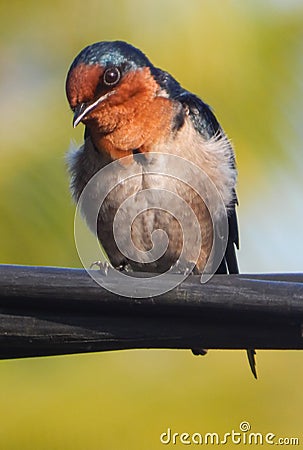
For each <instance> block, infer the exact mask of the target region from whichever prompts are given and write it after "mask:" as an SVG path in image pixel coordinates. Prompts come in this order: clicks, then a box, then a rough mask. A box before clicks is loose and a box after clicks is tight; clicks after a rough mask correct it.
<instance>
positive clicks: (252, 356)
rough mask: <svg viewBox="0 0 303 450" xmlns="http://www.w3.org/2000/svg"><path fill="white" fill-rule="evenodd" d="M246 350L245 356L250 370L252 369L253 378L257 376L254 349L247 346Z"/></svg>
mask: <svg viewBox="0 0 303 450" xmlns="http://www.w3.org/2000/svg"><path fill="white" fill-rule="evenodd" d="M246 352H247V358H248V362H249V367H250V370H251V371H252V373H253V376H254V377H255V379H257V378H258V376H257V370H256V359H255V354H256V351H255V350H254V349H252V348H249V349H247V350H246Z"/></svg>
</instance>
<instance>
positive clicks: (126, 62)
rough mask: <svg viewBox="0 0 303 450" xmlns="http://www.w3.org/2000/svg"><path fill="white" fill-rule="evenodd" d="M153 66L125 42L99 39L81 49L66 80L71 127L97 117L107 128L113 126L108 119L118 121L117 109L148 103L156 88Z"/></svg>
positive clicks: (123, 111) (131, 107) (157, 87)
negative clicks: (152, 73)
mask: <svg viewBox="0 0 303 450" xmlns="http://www.w3.org/2000/svg"><path fill="white" fill-rule="evenodd" d="M152 67H153V66H152V64H151V63H150V61H149V60H148V58H147V57H146V56H145V55H144V54H143V53H142V52H141V51H140V50H138V49H137V48H135V47H133V46H131V45H129V44H127V43H126V42H122V41H114V42H98V43H95V44H92V45H90V46H88V47H86V48H84V49H83V50H82V51H81V52H80V53H79V55H78V56H77V57H76V58H75V60H74V61H73V63H72V65H71V67H70V69H69V72H68V75H67V79H66V94H67V98H68V101H69V104H70V106H71V109H72V110H73V112H74V121H73V124H74V127H75V126H77V125H78V124H79V123H80V122H83V123H85V124H86V123H89V121H90V120H93V119H98V120H99V122H100V126H101V128H102V126H104V128H105V130H104V131H107V130H106V127H107V126H109V125H111V126H113V125H115V124H113V123H108V122H114V121H115V118H116V120H118V116H119V112H120V113H125V112H126V111H127V110H128V109H134V108H135V107H136V106H138V107H140V105H141V106H142V105H143V103H144V102H148V101H149V99H151V98H152V97H154V96H155V94H156V91H157V90H159V86H158V85H157V83H156V81H155V79H154V78H153V77H152V75H151V68H152ZM127 112H131V111H127ZM115 116H116V117H115Z"/></svg>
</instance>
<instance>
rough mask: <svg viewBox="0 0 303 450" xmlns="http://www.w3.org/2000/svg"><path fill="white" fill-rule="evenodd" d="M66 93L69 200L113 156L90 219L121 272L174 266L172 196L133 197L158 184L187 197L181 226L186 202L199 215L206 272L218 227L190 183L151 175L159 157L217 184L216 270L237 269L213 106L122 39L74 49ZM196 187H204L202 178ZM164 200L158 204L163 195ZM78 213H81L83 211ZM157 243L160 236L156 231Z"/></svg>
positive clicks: (231, 163) (224, 143)
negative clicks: (80, 135) (126, 243)
mask: <svg viewBox="0 0 303 450" xmlns="http://www.w3.org/2000/svg"><path fill="white" fill-rule="evenodd" d="M66 96H67V100H68V103H69V106H70V108H71V110H72V112H73V126H74V127H76V126H77V125H78V124H79V123H82V124H83V125H84V126H85V132H84V144H83V145H82V146H81V147H80V148H79V149H76V150H73V151H71V152H70V153H69V154H68V158H67V160H68V168H69V173H70V178H71V182H70V184H71V191H72V195H73V197H74V199H75V201H76V202H77V201H79V198H80V196H81V193H82V192H83V190H84V188H85V186H87V184H88V183H89V181H90V180H91V179H92V178H93V177H94V175H95V174H96V173H97V172H98V171H99V170H102V169H103V168H104V167H107V166H108V165H110V164H112V163H113V162H115V165H114V166H112V167H113V169H112V170H111V171H110V172H109V175H107V177H105V178H104V179H103V180H102V182H103V183H105V184H106V183H109V184H113V185H114V186H115V188H114V189H113V190H112V191H111V192H110V193H109V194H108V195H107V197H106V199H105V200H104V202H103V204H102V207H101V209H100V212H99V215H98V221H97V235H98V239H99V241H100V243H101V244H102V246H103V248H104V250H105V251H106V253H107V256H108V258H109V260H110V263H111V265H112V266H113V267H115V268H117V269H119V270H124V269H125V270H127V269H129V268H130V269H131V270H134V271H147V272H155V273H164V272H165V271H167V270H169V268H171V267H172V266H173V265H176V266H177V265H178V264H179V263H180V252H181V247H182V244H183V237H182V227H181V226H180V223H179V221H178V220H177V219H176V217H175V216H174V214H172V213H170V211H169V207H170V205H173V201H172V202H171V201H170V200H169V201H168V200H167V203H169V204H167V207H168V210H167V211H166V210H164V209H166V208H162V207H161V209H160V210H157V209H155V208H154V204H153V202H152V200H149V199H151V198H152V197H148V196H145V197H144V199H143V200H142V198H141V197H140V194H142V192H144V191H145V190H146V189H149V190H150V191H149V192H154V190H155V189H156V188H159V189H160V192H162V193H163V192H164V191H165V192H166V190H169V191H171V192H173V193H174V194H175V195H178V196H181V197H182V198H183V200H184V201H185V203H184V204H183V203H181V205H179V206H176V208H175V209H176V211H177V213H176V214H177V215H178V214H179V215H180V217H181V218H182V220H183V221H184V223H185V228H186V229H189V230H190V227H191V218H189V216H188V215H187V213H185V212H184V209H186V208H184V205H189V206H190V208H191V210H192V211H193V212H194V214H195V216H196V217H197V219H198V223H199V227H200V232H201V237H202V239H201V243H200V246H199V248H198V256H197V257H196V259H195V264H194V268H193V272H194V273H198V274H199V273H202V272H203V270H204V269H205V267H206V265H207V263H208V261H209V258H210V255H211V248H212V241H213V234H214V228H213V226H215V225H216V224H215V225H214V224H213V223H212V220H213V217H212V216H211V214H210V212H209V209H208V207H207V205H206V204H205V202H204V201H203V199H202V200H201V198H200V197H199V196H198V195H197V193H196V191H195V189H193V188H191V187H190V186H188V184H187V183H185V182H183V181H182V180H176V179H174V178H172V177H169V176H159V175H158V176H157V175H155V174H154V170H156V169H157V170H159V167H160V168H161V164H163V165H165V164H167V159H165V158H164V159H163V160H162V159H161V157H162V155H169V156H170V157H175V158H182V159H184V161H185V166H186V165H187V164H193V165H195V167H198V168H199V169H200V170H201V171H203V173H205V174H206V178H207V179H210V180H211V184H213V185H214V186H215V188H216V191H217V192H218V193H219V195H218V197H219V198H220V200H221V203H223V206H224V211H225V213H226V215H227V221H228V236H227V242H226V248H225V251H224V254H223V255H222V259H221V261H220V262H219V265H218V267H216V273H219V274H227V273H230V274H235V273H238V272H239V269H238V262H237V255H236V250H237V249H239V232H238V221H237V213H236V207H237V205H238V199H237V195H236V181H237V168H236V162H235V153H234V150H233V146H232V144H231V141H230V140H229V138H228V137H227V135H226V133H225V132H224V130H223V128H222V127H221V125H220V124H219V122H218V120H217V118H216V116H215V114H214V112H213V111H212V109H211V107H210V106H209V105H208V104H207V103H205V102H204V101H203V100H202V99H201V98H200V97H198V96H197V95H195V94H193V93H191V92H190V91H188V90H186V89H184V88H183V87H182V86H181V85H180V83H179V82H178V81H177V80H176V79H175V78H174V77H173V76H172V75H170V74H169V73H168V72H166V71H164V70H161V69H160V68H158V67H156V66H154V65H153V64H152V62H151V61H150V60H149V59H148V57H147V56H146V55H145V54H144V53H143V52H142V51H141V50H139V49H138V48H136V47H134V46H133V45H131V44H129V43H127V42H124V41H119V40H117V41H102V42H97V43H93V44H91V45H89V46H87V47H85V48H84V49H83V50H81V51H80V53H79V54H78V55H77V56H76V58H75V59H74V60H73V62H72V64H71V66H70V68H69V70H68V73H67V77H66ZM155 155H159V157H155ZM155 161H156V162H155ZM161 161H164V162H163V163H162V162H161ZM129 167H136V170H137V171H138V173H139V176H137V177H134V178H133V179H132V181H130V182H129V183H128V184H127V183H124V182H120V183H119V180H121V177H122V178H123V174H124V173H125V171H127V170H128V168H129ZM136 173H137V172H136ZM192 176H193V177H194V175H192ZM198 181H199V180H198ZM203 183H204V184H203ZM201 186H202V189H203V188H204V187H205V182H204V181H203V182H202V181H201ZM205 190H207V188H206V187H205ZM96 195H98V194H97V193H96V192H93V193H91V198H92V199H95V198H96ZM160 195H162V194H160ZM163 195H164V194H163ZM132 196H133V198H135V199H137V203H139V204H140V206H141V208H142V211H141V213H140V214H138V215H136V216H135V217H134V218H133V220H132V222H131V227H130V228H131V229H130V234H131V238H132V240H133V243H134V248H135V250H133V252H130V253H128V254H127V255H125V254H124V253H123V252H121V248H120V247H119V246H118V245H117V243H116V240H115V235H114V232H113V223H114V219H115V215H116V213H117V210H118V209H119V207H121V205H122V204H123V202H124V201H125V200H126V199H127V198H129V197H132ZM206 196H208V197H209V202H210V203H211V204H212V203H213V204H212V206H213V210H214V211H215V216H216V208H217V209H218V210H219V208H220V205H219V203H220V201H218V200H216V199H215V197H212V196H211V194H209V192H208V193H206ZM164 197H165V196H164ZM161 199H162V197H161ZM93 201H94V200H93ZM161 201H162V200H161ZM161 201H160V202H161ZM163 202H164V205H165V198H164V200H163V201H162V203H163ZM216 202H217V203H216ZM182 205H183V206H182ZM132 208H133V210H132ZM129 209H130V210H131V211H127V210H126V212H125V214H126V216H127V214H128V213H129V214H130V215H132V214H134V211H135V210H136V209H135V207H130V208H129ZM82 212H83V215H84V216H88V211H86V210H85V207H83V211H82ZM126 216H124V217H126ZM216 217H217V216H216ZM218 217H219V216H218ZM86 218H88V217H86ZM218 220H219V219H218ZM88 222H89V220H88ZM124 228H125V227H124V224H123V223H122V224H121V226H120V228H119V235H121V236H122V240H123V238H124V234H126V231H125V230H124ZM159 229H160V230H163V231H164V232H165V233H166V237H167V239H168V243H167V247H166V250H165V252H164V253H163V254H161V256H160V257H159V258H158V259H157V260H154V259H148V258H147V259H146V258H145V259H144V255H145V254H148V252H149V251H151V250H152V249H153V245H154V242H153V240H152V234H153V232H154V231H158V230H159ZM189 234H190V235H191V232H189ZM125 239H126V238H125ZM159 239H160V241H161V236H160V238H159ZM189 242H190V244H189V248H190V249H189V250H188V254H186V255H185V260H186V261H185V266H186V264H187V263H189V262H191V259H192V254H191V251H192V250H191V249H194V247H197V245H196V244H195V241H194V240H193V238H192V240H191V236H190V238H189ZM195 251H196V252H197V249H195ZM142 255H143V256H142ZM181 267H183V266H182V263H181ZM192 352H193V353H194V354H205V353H206V350H204V349H192ZM247 355H248V361H249V365H250V368H251V371H252V373H253V375H254V377H255V378H257V372H256V364H255V350H254V349H247Z"/></svg>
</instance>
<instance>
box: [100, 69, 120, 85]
mask: <svg viewBox="0 0 303 450" xmlns="http://www.w3.org/2000/svg"><path fill="white" fill-rule="evenodd" d="M120 78H121V73H120V70H119V69H118V68H117V67H110V68H109V69H106V71H105V72H104V74H103V81H104V84H106V85H107V86H113V85H114V84H117V83H118V81H119V80H120Z"/></svg>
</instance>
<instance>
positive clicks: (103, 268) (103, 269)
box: [89, 261, 114, 277]
mask: <svg viewBox="0 0 303 450" xmlns="http://www.w3.org/2000/svg"><path fill="white" fill-rule="evenodd" d="M94 266H98V267H99V270H100V274H101V275H104V276H105V277H106V276H107V275H108V272H109V271H110V270H114V268H113V266H112V265H111V263H110V262H108V261H94V262H93V263H92V264H91V265H90V266H89V268H90V269H93V268H94Z"/></svg>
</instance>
